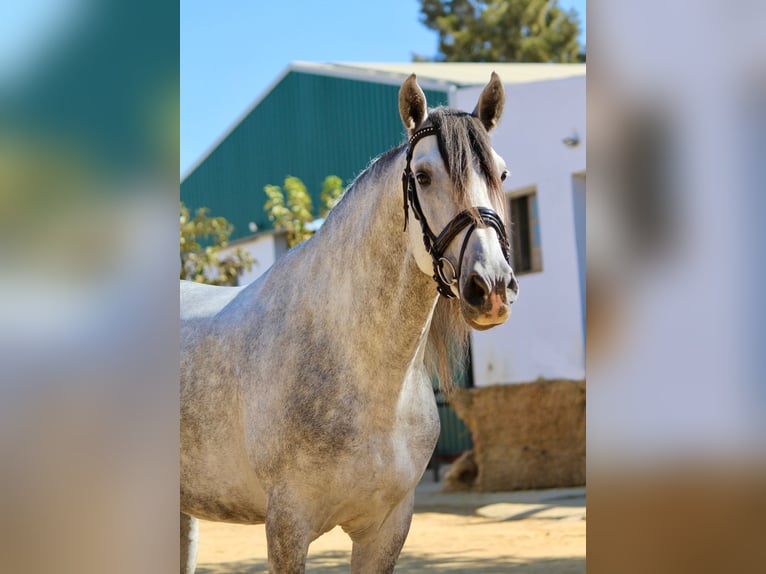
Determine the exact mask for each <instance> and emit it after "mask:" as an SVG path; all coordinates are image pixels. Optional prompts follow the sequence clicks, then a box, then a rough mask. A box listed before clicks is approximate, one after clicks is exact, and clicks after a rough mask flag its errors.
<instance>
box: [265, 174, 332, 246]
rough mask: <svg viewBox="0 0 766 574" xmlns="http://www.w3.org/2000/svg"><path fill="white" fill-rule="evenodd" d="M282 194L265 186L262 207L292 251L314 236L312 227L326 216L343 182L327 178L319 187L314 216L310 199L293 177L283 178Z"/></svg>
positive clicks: (302, 186) (273, 186)
mask: <svg viewBox="0 0 766 574" xmlns="http://www.w3.org/2000/svg"><path fill="white" fill-rule="evenodd" d="M283 187H284V191H283V189H282V188H281V187H279V186H278V185H267V186H266V187H264V188H263V191H264V192H265V193H266V195H267V196H268V198H269V199H268V201H266V205H265V206H264V207H265V209H266V212H267V213H268V214H269V220H271V221H272V222H273V223H274V227H275V228H276V229H278V230H282V231H285V232H286V233H287V246H288V247H294V246H295V245H298V244H299V243H301V242H302V241H305V240H306V239H308V238H309V237H311V236H312V235H313V234H314V231H315V229H313V226H312V223H314V222H315V221H316V220H317V219H321V218H324V217H326V216H327V214H328V213H329V211H330V210H331V209H332V208H333V207H334V206H335V204H336V203H337V202H338V199H339V198H340V196H341V194H342V193H343V182H342V181H341V179H340V178H339V177H338V176H335V175H328V176H327V177H326V178H325V180H324V183H323V184H322V192H321V193H320V196H319V200H320V202H321V204H322V205H321V206H320V208H319V212H318V213H314V207H313V204H312V202H311V196H310V195H309V193H308V190H307V189H306V186H305V185H304V184H303V182H302V181H301V180H300V179H298V178H297V177H292V176H289V177H287V178H285V183H284V186H283Z"/></svg>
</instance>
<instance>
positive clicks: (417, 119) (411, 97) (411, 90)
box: [399, 74, 427, 135]
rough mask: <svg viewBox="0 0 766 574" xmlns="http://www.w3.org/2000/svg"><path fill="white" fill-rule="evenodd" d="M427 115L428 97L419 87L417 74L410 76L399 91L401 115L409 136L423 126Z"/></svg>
mask: <svg viewBox="0 0 766 574" xmlns="http://www.w3.org/2000/svg"><path fill="white" fill-rule="evenodd" d="M426 113H427V107H426V95H425V94H424V93H423V90H421V89H420V86H418V82H417V80H416V79H415V74H410V77H409V78H407V79H406V80H405V81H404V83H403V84H402V87H401V88H400V89H399V115H400V116H401V117H402V123H403V124H404V127H405V128H407V132H408V133H409V135H412V134H413V133H415V130H416V129H418V128H419V127H420V126H421V125H422V124H423V122H424V121H425V119H426Z"/></svg>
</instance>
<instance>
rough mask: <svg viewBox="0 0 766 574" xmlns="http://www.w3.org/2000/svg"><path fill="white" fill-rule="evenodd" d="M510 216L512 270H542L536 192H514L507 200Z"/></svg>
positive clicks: (529, 271)
mask: <svg viewBox="0 0 766 574" xmlns="http://www.w3.org/2000/svg"><path fill="white" fill-rule="evenodd" d="M508 203H509V205H510V210H509V211H510V216H511V250H512V251H513V271H514V272H515V273H517V274H521V273H531V272H534V271H542V270H543V257H542V249H541V247H542V243H541V242H540V216H539V213H538V210H537V192H536V191H527V192H523V193H520V194H518V195H516V194H514V196H513V197H510V198H509V200H508Z"/></svg>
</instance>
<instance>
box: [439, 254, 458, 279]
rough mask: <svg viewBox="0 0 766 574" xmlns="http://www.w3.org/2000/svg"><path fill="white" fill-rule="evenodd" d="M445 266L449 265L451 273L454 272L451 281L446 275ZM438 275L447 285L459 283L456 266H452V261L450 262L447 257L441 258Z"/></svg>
mask: <svg viewBox="0 0 766 574" xmlns="http://www.w3.org/2000/svg"><path fill="white" fill-rule="evenodd" d="M445 264H446V265H449V268H450V271H451V272H452V273H451V274H452V278H451V279H450V278H449V277H447V276H446V275H445V273H444V266H445ZM436 273H437V274H438V275H439V280H440V281H441V282H442V283H444V284H445V285H449V286H452V285H454V284H455V283H456V282H457V271H455V266H454V265H453V264H452V261H450V260H449V259H447V258H446V257H440V258H439V263H438V264H437V265H436Z"/></svg>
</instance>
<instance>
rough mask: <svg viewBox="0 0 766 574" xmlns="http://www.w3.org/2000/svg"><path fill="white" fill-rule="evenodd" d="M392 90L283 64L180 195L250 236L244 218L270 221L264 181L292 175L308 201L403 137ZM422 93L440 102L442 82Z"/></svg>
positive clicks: (241, 234) (346, 180)
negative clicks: (277, 78)
mask: <svg viewBox="0 0 766 574" xmlns="http://www.w3.org/2000/svg"><path fill="white" fill-rule="evenodd" d="M398 91H399V86H398V85H396V84H392V83H380V82H375V81H369V80H364V79H349V78H342V77H334V76H325V75H320V74H311V73H306V72H303V71H296V70H290V71H288V72H287V74H286V75H285V76H284V77H283V78H282V80H281V81H278V83H277V84H276V85H275V86H274V87H273V89H272V90H271V91H269V92H268V93H267V94H266V95H265V97H263V99H261V100H260V102H258V103H257V104H256V105H255V106H254V107H253V109H252V110H251V111H250V112H249V113H248V114H247V115H246V116H245V117H244V119H242V121H241V122H239V123H238V124H237V125H236V126H235V127H234V128H233V129H232V130H231V131H230V132H229V133H228V135H226V136H225V137H224V138H223V139H222V141H221V142H220V143H219V144H218V145H217V146H216V147H215V148H214V149H213V150H212V151H211V152H210V153H209V154H208V155H207V157H205V158H204V159H203V160H202V161H201V162H200V163H199V164H198V165H197V166H196V167H195V168H193V170H192V171H191V172H190V173H189V175H188V176H187V177H186V178H185V179H184V180H183V182H182V183H181V200H182V201H183V202H184V203H185V204H186V206H187V207H189V208H190V209H191V210H193V209H196V208H197V207H203V206H204V207H208V208H210V214H211V215H213V216H224V217H226V218H227V219H228V220H229V221H230V222H231V223H232V224H233V225H234V233H233V235H232V239H238V238H241V237H245V236H248V235H251V234H252V232H251V231H250V229H249V223H250V222H254V223H255V224H256V225H257V226H258V229H259V230H264V229H269V228H271V227H272V226H271V223H270V222H269V221H268V218H267V216H266V213H265V212H264V210H263V205H264V203H265V202H266V195H265V194H264V192H263V188H264V186H265V185H267V184H275V185H282V183H283V182H284V179H285V177H286V176H288V175H292V176H296V177H299V178H300V179H301V180H303V182H304V183H305V184H306V187H307V188H308V189H309V192H310V193H311V195H312V198H313V199H314V201H315V203H316V202H318V197H319V192H320V188H321V185H322V182H323V181H324V178H325V177H326V176H328V175H337V176H339V177H341V178H342V179H343V181H344V184H346V185H347V184H348V183H350V182H351V181H352V180H353V178H354V177H356V175H357V174H359V173H360V172H361V171H362V170H363V169H364V168H365V167H366V166H367V164H368V163H369V162H370V160H371V159H373V158H374V157H376V156H378V155H380V154H381V153H383V152H385V151H387V150H388V149H390V148H392V147H394V146H396V145H398V144H400V143H402V142H403V141H404V137H405V133H404V128H403V126H402V123H401V120H400V119H399V111H398V103H397V102H398ZM424 92H425V94H426V98H427V100H428V103H429V105H431V106H437V105H446V104H447V91H446V89H445V90H444V91H438V90H432V89H425V90H424Z"/></svg>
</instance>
